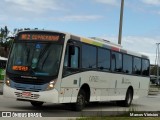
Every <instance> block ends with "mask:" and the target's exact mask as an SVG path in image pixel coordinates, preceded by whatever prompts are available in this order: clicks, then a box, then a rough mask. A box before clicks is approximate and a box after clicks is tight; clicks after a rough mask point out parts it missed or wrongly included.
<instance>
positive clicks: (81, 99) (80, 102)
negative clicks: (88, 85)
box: [74, 90, 86, 111]
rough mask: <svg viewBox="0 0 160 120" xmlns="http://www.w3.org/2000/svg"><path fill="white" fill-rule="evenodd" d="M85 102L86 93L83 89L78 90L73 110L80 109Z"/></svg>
mask: <svg viewBox="0 0 160 120" xmlns="http://www.w3.org/2000/svg"><path fill="white" fill-rule="evenodd" d="M85 103H86V94H85V92H84V90H80V91H79V93H78V96H77V102H76V103H75V104H74V110H75V111H82V110H83V108H84V107H85Z"/></svg>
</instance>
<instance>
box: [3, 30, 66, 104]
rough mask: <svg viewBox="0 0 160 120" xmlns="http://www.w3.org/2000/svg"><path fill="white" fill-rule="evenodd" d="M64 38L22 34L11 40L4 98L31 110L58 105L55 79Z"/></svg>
mask: <svg viewBox="0 0 160 120" xmlns="http://www.w3.org/2000/svg"><path fill="white" fill-rule="evenodd" d="M63 42H64V34H61V33H56V32H48V31H23V32H19V33H18V34H17V36H15V40H14V43H13V45H12V49H11V53H10V55H9V61H8V65H7V69H6V77H5V85H4V96H6V97H11V98H15V99H18V100H28V101H30V102H31V104H32V105H33V106H40V105H42V104H43V102H52V103H57V102H58V91H57V90H56V89H54V87H55V86H54V85H55V83H56V81H57V78H58V73H59V67H60V61H61V54H62V47H63Z"/></svg>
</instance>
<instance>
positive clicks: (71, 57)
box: [63, 45, 79, 75]
mask: <svg viewBox="0 0 160 120" xmlns="http://www.w3.org/2000/svg"><path fill="white" fill-rule="evenodd" d="M78 68H79V47H77V46H74V45H67V47H66V52H65V58H64V72H63V73H64V75H69V74H72V73H74V72H76V71H77V69H78Z"/></svg>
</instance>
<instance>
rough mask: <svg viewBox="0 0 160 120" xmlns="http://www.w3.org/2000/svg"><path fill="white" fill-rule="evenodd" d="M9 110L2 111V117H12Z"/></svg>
mask: <svg viewBox="0 0 160 120" xmlns="http://www.w3.org/2000/svg"><path fill="white" fill-rule="evenodd" d="M11 115H12V114H11V112H2V117H12V116H11Z"/></svg>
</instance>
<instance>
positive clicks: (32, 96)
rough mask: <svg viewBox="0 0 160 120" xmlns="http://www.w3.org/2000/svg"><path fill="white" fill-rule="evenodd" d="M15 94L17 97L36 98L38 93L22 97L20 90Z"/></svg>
mask: <svg viewBox="0 0 160 120" xmlns="http://www.w3.org/2000/svg"><path fill="white" fill-rule="evenodd" d="M15 95H16V96H17V98H29V99H38V98H39V96H40V95H38V94H31V96H29V97H24V96H22V93H21V92H15Z"/></svg>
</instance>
